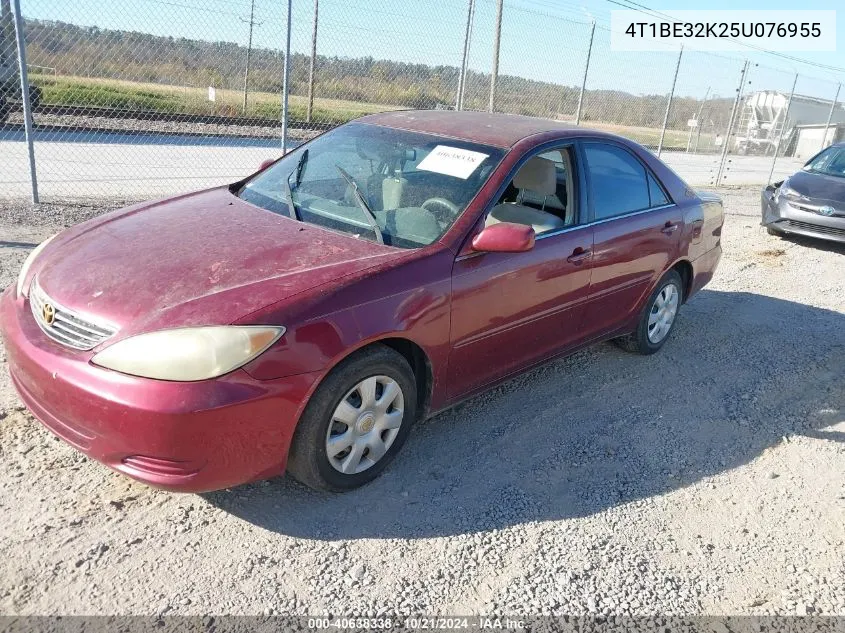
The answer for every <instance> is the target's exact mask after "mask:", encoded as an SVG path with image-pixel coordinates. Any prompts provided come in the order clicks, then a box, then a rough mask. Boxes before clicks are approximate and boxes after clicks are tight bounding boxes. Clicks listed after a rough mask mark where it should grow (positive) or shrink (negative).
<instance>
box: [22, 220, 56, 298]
mask: <svg viewBox="0 0 845 633" xmlns="http://www.w3.org/2000/svg"><path fill="white" fill-rule="evenodd" d="M54 237H56V236H55V235H52V236H50V237H48V238H47V239H46V240H44V241H43V242H41V243H40V244H39V245H38V246H36V247H35V248H33V249H32V251H31V252H30V253H29V255H27V257H26V259H25V260H23V266H21V272H20V273H18V285H17V286H16V287H15V290H16V291H17V296H18V297H23V296H26V295H25V294H24V287H23V284H24V281H25V280H26V274H27V273H28V272H29V269H30V267H31V266H32V262H34V261H35V259H36V258H37V257H38V255H39V254H40V253H41V251H43V250H44V247H45V246H47V244H49V243H50V240H52V239H53V238H54ZM26 292H27V293H28V292H29V288H26Z"/></svg>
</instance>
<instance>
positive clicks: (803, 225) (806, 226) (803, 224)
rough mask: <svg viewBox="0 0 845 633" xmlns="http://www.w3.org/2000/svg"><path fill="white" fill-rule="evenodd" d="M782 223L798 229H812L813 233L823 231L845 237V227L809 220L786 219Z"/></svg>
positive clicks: (826, 233)
mask: <svg viewBox="0 0 845 633" xmlns="http://www.w3.org/2000/svg"><path fill="white" fill-rule="evenodd" d="M781 224H783V225H785V226H786V227H787V228H792V229H798V230H801V231H812V232H813V233H823V234H825V235H836V236H837V237H845V229H837V228H836V227H833V226H821V225H819V224H808V223H807V222H796V221H795V220H784V221H783V222H782V223H781Z"/></svg>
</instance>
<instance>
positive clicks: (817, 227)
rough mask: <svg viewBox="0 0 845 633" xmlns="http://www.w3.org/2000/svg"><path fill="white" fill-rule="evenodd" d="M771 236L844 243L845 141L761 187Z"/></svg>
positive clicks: (764, 219) (764, 216) (765, 224)
mask: <svg viewBox="0 0 845 633" xmlns="http://www.w3.org/2000/svg"><path fill="white" fill-rule="evenodd" d="M762 207H763V221H762V225H763V226H765V227H766V229H767V230H768V231H769V233H770V234H771V235H779V234H797V235H806V236H808V237H816V238H819V239H823V240H832V241H834V242H841V243H845V143H838V144H836V145H831V146H830V147H828V148H826V149H824V150H822V151H821V152H819V153H818V154H816V155H815V156H814V157H813V158H811V159H810V160H809V161H807V164H806V165H804V167H803V168H802V169H801V171H799V172H797V173H795V174H793V175H791V176H790V177H789V178H787V179H786V180H784V181H783V182H779V183H778V182H776V183H774V184H771V185H769V186H768V187H766V188H765V189H764V190H763V194H762Z"/></svg>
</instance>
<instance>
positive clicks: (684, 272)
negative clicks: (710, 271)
mask: <svg viewBox="0 0 845 633" xmlns="http://www.w3.org/2000/svg"><path fill="white" fill-rule="evenodd" d="M672 270H676V271H678V274H679V275H680V276H681V283H682V284H683V289H684V301H686V300H687V297H689V295H690V291H691V290H692V264H690V263H689V262H688V261H687V260H685V259H683V260H681V261H679V262H678V263H677V264H675V265H674V266H672Z"/></svg>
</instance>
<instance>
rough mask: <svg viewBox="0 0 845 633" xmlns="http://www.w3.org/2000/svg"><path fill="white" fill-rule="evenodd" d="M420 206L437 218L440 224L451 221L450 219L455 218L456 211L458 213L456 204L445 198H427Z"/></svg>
mask: <svg viewBox="0 0 845 633" xmlns="http://www.w3.org/2000/svg"><path fill="white" fill-rule="evenodd" d="M420 206H421V207H422V208H423V209H425V210H426V211H428V212H429V213H431V214H432V215H433V216H434V217H435V218H436V219H437V222H438V223H439V224H440V225H441V226H442V225H446V224H449V223H450V222H452V220H454V219H455V217H456V216H457V215H458V213H460V209H458V205H456V204H455V203H454V202H452V201H451V200H447V199H446V198H429V199H428V200H426V201H425V202H423V203H422V204H421V205H420ZM432 207H433V208H432ZM444 209H445V213H444Z"/></svg>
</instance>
